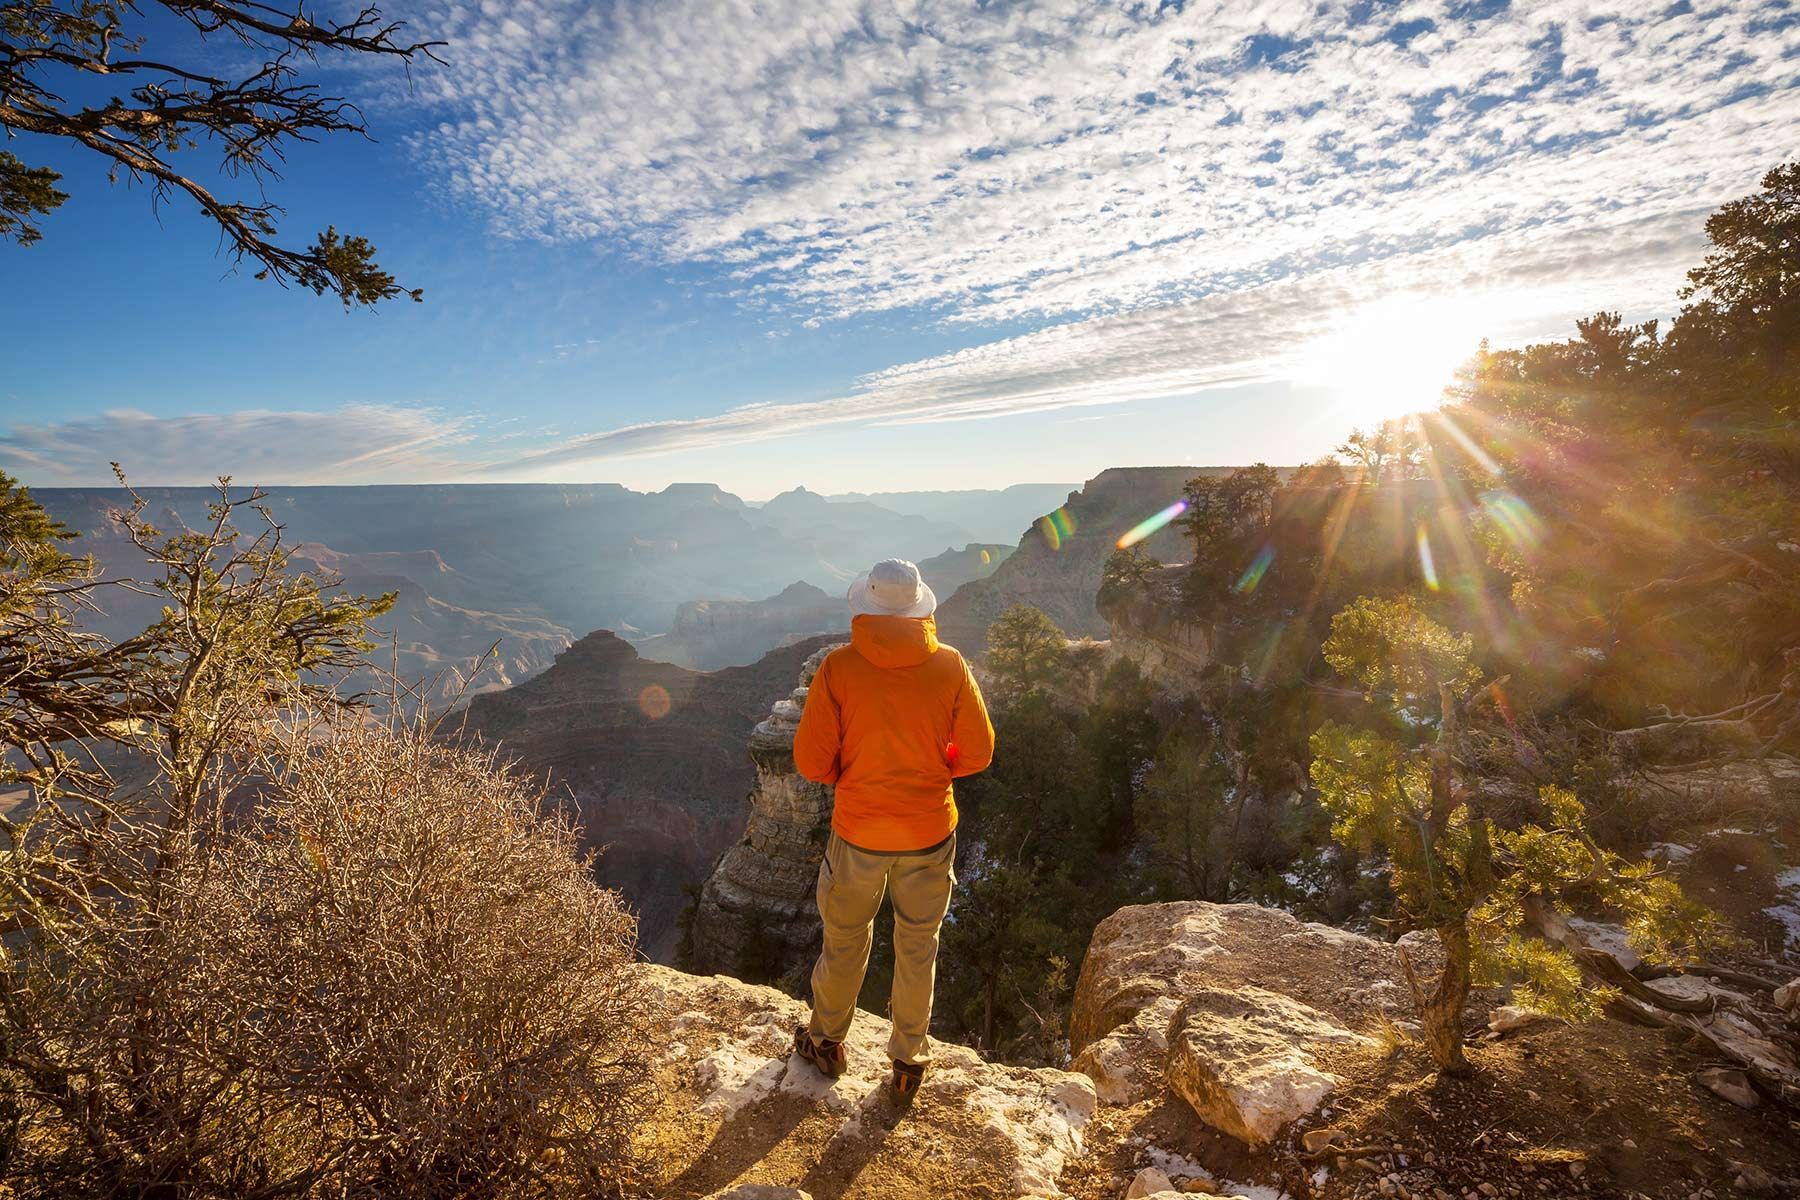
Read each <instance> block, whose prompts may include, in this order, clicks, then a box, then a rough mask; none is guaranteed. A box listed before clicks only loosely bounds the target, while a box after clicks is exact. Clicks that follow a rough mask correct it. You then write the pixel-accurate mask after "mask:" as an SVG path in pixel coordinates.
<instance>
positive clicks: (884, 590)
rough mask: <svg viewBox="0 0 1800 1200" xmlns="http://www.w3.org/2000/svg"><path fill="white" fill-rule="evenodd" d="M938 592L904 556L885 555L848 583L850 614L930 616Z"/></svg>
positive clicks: (934, 609)
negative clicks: (852, 581) (934, 590)
mask: <svg viewBox="0 0 1800 1200" xmlns="http://www.w3.org/2000/svg"><path fill="white" fill-rule="evenodd" d="M936 611H937V595H936V594H935V593H934V592H932V590H931V588H930V587H929V586H927V585H926V583H925V581H924V580H923V579H921V578H919V568H917V567H915V566H914V565H913V564H911V563H909V562H907V561H906V560H905V559H904V558H884V559H882V560H881V561H880V562H878V563H876V564H875V565H874V566H872V567H870V568H869V569H868V571H867V572H866V573H864V574H862V575H858V576H857V577H856V581H855V582H854V583H852V584H851V585H850V612H851V615H853V616H858V617H862V616H874V617H929V616H930V615H931V614H932V613H934V612H936Z"/></svg>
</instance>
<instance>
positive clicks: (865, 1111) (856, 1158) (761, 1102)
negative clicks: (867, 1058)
mask: <svg viewBox="0 0 1800 1200" xmlns="http://www.w3.org/2000/svg"><path fill="white" fill-rule="evenodd" d="M790 1058H792V1056H791V1055H788V1056H783V1057H780V1058H772V1059H770V1060H769V1061H768V1062H766V1063H764V1064H763V1065H762V1066H761V1067H759V1068H757V1070H756V1072H755V1074H753V1075H751V1076H750V1077H749V1078H748V1079H746V1080H745V1081H744V1082H743V1083H742V1084H740V1085H739V1086H738V1087H737V1088H735V1089H733V1093H732V1095H733V1096H735V1097H738V1100H737V1102H736V1103H733V1101H732V1098H731V1097H727V1100H726V1103H728V1104H732V1109H731V1113H730V1115H729V1116H727V1117H726V1118H725V1120H724V1121H723V1122H722V1123H721V1124H720V1125H719V1128H718V1130H717V1131H716V1132H715V1133H714V1134H713V1137H712V1141H710V1142H709V1143H707V1146H706V1149H704V1150H702V1151H701V1152H700V1154H699V1155H698V1157H696V1158H695V1159H694V1161H693V1163H692V1164H690V1165H689V1166H688V1168H687V1169H686V1170H685V1171H683V1172H682V1173H681V1174H680V1175H677V1176H676V1177H675V1178H674V1179H671V1180H670V1181H669V1182H668V1184H667V1185H665V1187H664V1188H663V1192H662V1194H663V1196H664V1197H665V1200H695V1198H696V1197H701V1196H707V1195H710V1194H711V1193H713V1192H716V1191H718V1190H720V1189H721V1188H724V1187H727V1186H729V1185H730V1184H731V1183H732V1182H733V1181H735V1180H736V1179H737V1178H738V1176H740V1175H742V1174H743V1173H744V1172H745V1171H747V1170H749V1169H750V1168H752V1167H754V1166H755V1165H756V1164H758V1163H760V1162H762V1161H763V1160H764V1159H766V1158H768V1157H769V1155H770V1154H772V1153H773V1152H774V1151H775V1150H776V1148H777V1147H778V1146H780V1145H781V1143H782V1142H784V1141H786V1140H787V1139H788V1137H790V1136H791V1135H792V1134H793V1132H794V1130H795V1129H796V1128H798V1127H799V1126H800V1124H801V1123H802V1122H803V1121H805V1120H807V1119H808V1118H809V1117H817V1116H820V1115H826V1116H827V1117H828V1118H832V1119H836V1120H838V1121H839V1126H838V1128H837V1129H836V1130H835V1131H834V1132H833V1134H832V1136H831V1140H830V1141H829V1142H827V1143H826V1145H825V1148H824V1150H823V1151H822V1152H821V1153H820V1155H819V1157H818V1159H817V1161H816V1162H814V1164H813V1166H812V1167H811V1169H809V1170H808V1171H807V1174H806V1178H805V1179H804V1180H802V1181H801V1182H800V1183H798V1184H796V1185H794V1186H797V1187H799V1188H800V1189H802V1190H803V1191H807V1192H810V1193H812V1195H813V1197H814V1200H835V1198H836V1197H838V1196H841V1195H842V1194H843V1193H844V1191H845V1189H846V1188H848V1187H849V1186H850V1184H851V1183H852V1182H853V1181H854V1180H855V1179H856V1177H857V1175H858V1174H860V1173H861V1171H862V1169H863V1168H864V1167H865V1166H867V1165H868V1162H869V1160H870V1159H871V1158H872V1157H873V1156H874V1154H875V1152H876V1150H878V1149H879V1148H880V1146H881V1143H882V1142H883V1141H884V1140H885V1139H886V1137H887V1133H888V1131H889V1130H890V1129H891V1128H892V1127H893V1117H892V1115H891V1114H890V1113H889V1112H888V1109H889V1108H891V1105H890V1104H889V1103H888V1102H887V1100H886V1098H885V1092H884V1089H882V1088H881V1087H876V1088H873V1089H872V1090H871V1091H870V1092H869V1094H868V1095H867V1096H865V1097H863V1098H862V1099H861V1100H860V1101H858V1102H857V1103H856V1106H855V1110H854V1111H853V1112H851V1113H849V1114H847V1115H846V1114H843V1113H842V1110H841V1102H840V1104H833V1103H832V1101H831V1098H830V1097H831V1093H833V1092H834V1091H835V1087H834V1085H833V1083H832V1081H830V1080H827V1079H825V1078H824V1077H823V1076H820V1075H817V1074H815V1073H813V1072H812V1070H811V1068H809V1067H807V1066H805V1065H804V1064H803V1063H801V1062H800V1061H799V1060H798V1059H793V1061H792V1062H790ZM790 1072H794V1073H795V1074H792V1075H790ZM799 1072H805V1074H798V1073H799ZM838 1094H839V1095H840V1096H841V1095H843V1093H838ZM845 1098H846V1099H847V1097H845Z"/></svg>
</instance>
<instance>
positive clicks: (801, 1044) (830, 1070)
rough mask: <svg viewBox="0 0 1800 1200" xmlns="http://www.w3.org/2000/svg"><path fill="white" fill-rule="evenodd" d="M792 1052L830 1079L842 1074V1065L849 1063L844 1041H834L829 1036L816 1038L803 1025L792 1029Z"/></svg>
mask: <svg viewBox="0 0 1800 1200" xmlns="http://www.w3.org/2000/svg"><path fill="white" fill-rule="evenodd" d="M794 1052H795V1053H797V1054H798V1055H799V1056H800V1057H801V1058H804V1059H805V1060H806V1061H807V1062H809V1063H811V1064H812V1065H813V1066H815V1067H817V1068H818V1070H819V1072H820V1074H823V1075H826V1076H829V1077H830V1078H832V1079H836V1078H838V1076H840V1075H842V1074H843V1073H844V1067H845V1066H846V1065H848V1063H849V1055H847V1054H846V1053H845V1052H844V1043H842V1042H834V1041H832V1040H831V1039H830V1038H816V1037H814V1036H813V1035H812V1031H811V1030H810V1029H808V1028H807V1027H806V1026H804V1025H800V1026H796V1027H795V1029H794Z"/></svg>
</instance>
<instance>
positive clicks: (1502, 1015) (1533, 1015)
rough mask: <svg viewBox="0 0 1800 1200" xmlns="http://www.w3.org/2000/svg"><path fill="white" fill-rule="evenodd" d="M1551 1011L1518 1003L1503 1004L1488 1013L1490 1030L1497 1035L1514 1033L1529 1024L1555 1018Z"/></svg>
mask: <svg viewBox="0 0 1800 1200" xmlns="http://www.w3.org/2000/svg"><path fill="white" fill-rule="evenodd" d="M1553 1019H1554V1018H1552V1017H1551V1016H1550V1014H1549V1013H1543V1012H1539V1011H1538V1010H1537V1009H1535V1008H1525V1007H1523V1006H1522V1005H1518V1004H1502V1005H1501V1006H1500V1007H1499V1008H1496V1009H1495V1010H1494V1011H1493V1012H1491V1013H1489V1014H1488V1032H1489V1033H1492V1034H1494V1035H1496V1036H1498V1035H1501V1034H1507V1033H1514V1032H1517V1031H1518V1030H1521V1029H1524V1028H1525V1027H1526V1026H1527V1025H1536V1024H1537V1023H1538V1022H1540V1021H1549V1020H1553Z"/></svg>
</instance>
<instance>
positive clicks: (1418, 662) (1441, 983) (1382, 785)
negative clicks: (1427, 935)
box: [1311, 597, 1720, 1074]
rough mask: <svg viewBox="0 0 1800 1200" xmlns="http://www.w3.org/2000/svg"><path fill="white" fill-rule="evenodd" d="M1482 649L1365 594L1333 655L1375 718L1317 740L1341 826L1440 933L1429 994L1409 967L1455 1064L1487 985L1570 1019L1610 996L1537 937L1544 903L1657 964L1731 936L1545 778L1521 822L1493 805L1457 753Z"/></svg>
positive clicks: (1397, 602)
mask: <svg viewBox="0 0 1800 1200" xmlns="http://www.w3.org/2000/svg"><path fill="white" fill-rule="evenodd" d="M1472 650H1473V646H1472V641H1471V639H1470V638H1469V637H1468V635H1466V634H1454V633H1452V632H1451V631H1449V630H1447V629H1445V628H1444V627H1443V626H1442V625H1440V624H1438V623H1437V622H1436V621H1435V620H1433V619H1432V618H1431V617H1430V616H1428V615H1427V614H1426V613H1424V612H1422V611H1421V610H1420V609H1419V608H1418V606H1417V605H1416V604H1415V603H1414V602H1413V601H1412V600H1411V599H1410V598H1407V597H1401V598H1399V599H1379V598H1372V597H1363V598H1361V599H1359V600H1357V601H1356V602H1355V603H1354V604H1352V605H1350V606H1349V607H1347V608H1345V609H1344V610H1343V611H1342V612H1340V613H1338V614H1337V615H1336V616H1335V617H1334V618H1333V619H1332V623H1331V635H1330V636H1329V637H1328V638H1327V639H1326V642H1325V646H1324V653H1325V658H1326V661H1328V662H1329V663H1331V665H1332V666H1333V667H1334V668H1335V669H1336V670H1337V671H1338V672H1339V673H1340V674H1342V675H1344V676H1345V677H1346V678H1349V679H1351V680H1354V681H1355V682H1357V683H1358V684H1360V685H1362V687H1363V689H1364V698H1365V702H1366V707H1367V711H1366V712H1365V713H1364V714H1363V717H1364V718H1365V724H1363V725H1362V726H1353V725H1348V724H1340V723H1336V722H1329V721H1328V722H1326V723H1325V724H1324V725H1323V726H1321V727H1320V728H1319V730H1318V731H1317V732H1316V733H1314V734H1313V737H1312V742H1311V746H1312V753H1313V761H1312V766H1311V776H1312V781H1313V784H1314V785H1315V786H1316V787H1317V788H1318V791H1319V798H1320V801H1321V802H1322V803H1323V804H1324V806H1325V808H1326V809H1327V810H1328V811H1329V812H1330V814H1331V816H1332V822H1333V824H1332V833H1333V836H1335V837H1336V838H1337V839H1338V840H1339V841H1340V842H1342V843H1343V844H1345V845H1347V846H1352V847H1355V848H1356V849H1358V850H1360V851H1363V852H1365V853H1375V854H1382V855H1385V856H1386V857H1387V860H1388V866H1389V871H1390V882H1391V886H1392V888H1393V891H1394V898H1395V901H1396V907H1397V910H1398V914H1399V916H1400V918H1401V919H1402V920H1404V921H1405V922H1406V923H1408V924H1410V925H1412V926H1413V927H1415V928H1419V929H1429V930H1431V931H1433V932H1434V933H1435V934H1436V935H1437V940H1438V943H1439V946H1440V948H1441V950H1442V957H1443V964H1442V967H1441V969H1440V971H1439V973H1438V977H1437V979H1436V981H1435V982H1433V983H1431V984H1430V986H1429V988H1428V987H1427V985H1426V983H1424V982H1422V981H1420V980H1419V978H1418V977H1417V975H1416V973H1415V971H1414V968H1413V964H1412V963H1411V961H1410V959H1408V958H1406V956H1405V955H1404V954H1402V962H1403V965H1404V968H1405V971H1406V975H1407V979H1408V982H1409V984H1410V985H1411V987H1412V990H1413V994H1414V998H1415V1001H1416V1002H1417V1004H1418V1006H1419V1012H1420V1016H1421V1018H1422V1021H1423V1024H1424V1026H1425V1039H1426V1044H1427V1046H1428V1048H1429V1049H1430V1051H1431V1055H1432V1058H1433V1060H1434V1061H1435V1062H1436V1063H1437V1064H1438V1066H1439V1068H1440V1069H1442V1070H1444V1071H1446V1072H1449V1073H1453V1074H1454V1073H1462V1072H1465V1071H1467V1070H1468V1063H1467V1060H1466V1058H1465V1057H1464V1054H1463V1034H1462V1020H1463V1010H1464V1007H1465V1006H1466V1004H1467V1002H1468V997H1469V991H1470V988H1471V986H1472V985H1473V984H1474V983H1476V982H1480V983H1483V984H1494V985H1498V984H1503V983H1507V984H1511V985H1512V987H1513V989H1514V993H1515V995H1516V996H1517V998H1518V999H1520V1000H1521V1001H1522V1002H1524V1003H1526V1004H1529V1005H1532V1006H1535V1007H1538V1008H1542V1009H1544V1010H1546V1011H1549V1012H1552V1013H1556V1014H1558V1015H1563V1016H1570V1017H1585V1016H1593V1015H1595V1014H1597V1013H1598V1012H1599V1010H1600V1008H1601V1007H1602V1006H1603V1005H1604V1003H1605V1002H1606V1001H1607V1000H1608V999H1610V998H1611V994H1610V991H1609V989H1608V988H1607V987H1606V986H1605V984H1603V983H1598V982H1590V981H1588V980H1586V979H1584V977H1583V973H1582V970H1581V966H1580V964H1579V963H1577V962H1576V960H1575V959H1574V958H1573V957H1571V955H1570V953H1569V951H1568V949H1566V948H1565V947H1563V946H1560V945H1557V944H1553V943H1552V942H1550V941H1547V940H1544V939H1543V938H1542V937H1540V936H1538V935H1539V934H1540V933H1541V932H1542V922H1541V919H1540V918H1541V910H1542V909H1543V908H1546V907H1548V908H1551V909H1555V908H1558V907H1563V906H1567V905H1569V904H1571V903H1573V902H1582V903H1589V904H1593V905H1597V906H1601V907H1604V908H1606V909H1609V910H1611V911H1614V912H1616V913H1618V914H1620V915H1621V916H1622V917H1623V919H1624V922H1625V927H1626V929H1627V931H1628V933H1629V934H1630V936H1631V939H1632V942H1633V944H1634V946H1635V947H1636V948H1637V949H1638V951H1639V952H1640V953H1641V954H1643V956H1644V957H1645V958H1646V959H1648V960H1650V961H1662V962H1678V961H1680V960H1681V959H1682V958H1683V957H1684V956H1685V955H1687V954H1689V953H1691V952H1692V951H1693V950H1694V949H1696V948H1698V947H1700V946H1704V945H1706V944H1709V943H1712V942H1715V941H1717V940H1718V938H1719V936H1720V934H1719V929H1720V927H1719V925H1718V923H1717V921H1716V919H1715V918H1714V917H1713V916H1712V915H1711V914H1710V913H1708V912H1707V911H1706V910H1705V909H1703V908H1701V907H1700V906H1698V905H1696V904H1694V903H1693V902H1692V901H1690V900H1688V899H1687V898H1686V897H1685V896H1684V895H1683V894H1682V892H1681V890H1680V889H1679V888H1678V887H1677V886H1676V885H1675V884H1674V882H1673V881H1672V880H1669V879H1668V878H1666V877H1664V876H1661V875H1659V874H1657V873H1656V872H1655V870H1654V869H1653V868H1652V867H1651V866H1650V864H1648V863H1633V864H1628V863H1626V862H1624V860H1622V859H1621V858H1620V857H1619V856H1618V855H1616V854H1613V853H1611V852H1609V851H1606V850H1603V849H1601V848H1600V847H1599V846H1598V845H1596V844H1595V842H1594V841H1593V839H1592V838H1591V837H1589V836H1588V832H1587V828H1586V814H1585V812H1584V810H1583V808H1582V805H1581V803H1580V802H1579V801H1578V800H1577V799H1576V797H1575V795H1574V793H1572V792H1570V791H1569V790H1567V789H1566V788H1562V787H1558V786H1546V787H1544V788H1543V789H1542V790H1541V791H1540V793H1539V795H1538V798H1537V803H1536V805H1535V806H1534V807H1533V811H1531V812H1530V813H1528V814H1527V816H1526V819H1524V820H1522V821H1520V822H1519V823H1518V824H1517V826H1516V827H1502V826H1501V825H1500V824H1499V823H1498V822H1497V821H1496V820H1495V819H1494V817H1493V816H1492V815H1490V814H1489V813H1488V812H1486V811H1485V810H1484V806H1483V804H1482V801H1481V790H1480V781H1479V780H1475V779H1471V778H1468V777H1466V774H1465V771H1464V769H1463V767H1462V766H1461V755H1460V753H1459V752H1460V749H1461V744H1462V737H1463V732H1464V731H1463V723H1464V721H1465V720H1466V719H1467V716H1468V712H1469V710H1470V700H1471V698H1472V695H1473V694H1474V693H1475V691H1476V689H1477V686H1478V685H1479V684H1480V682H1481V678H1480V673H1479V671H1478V670H1477V669H1476V667H1475V666H1474V664H1473V663H1472V661H1471V655H1472Z"/></svg>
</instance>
